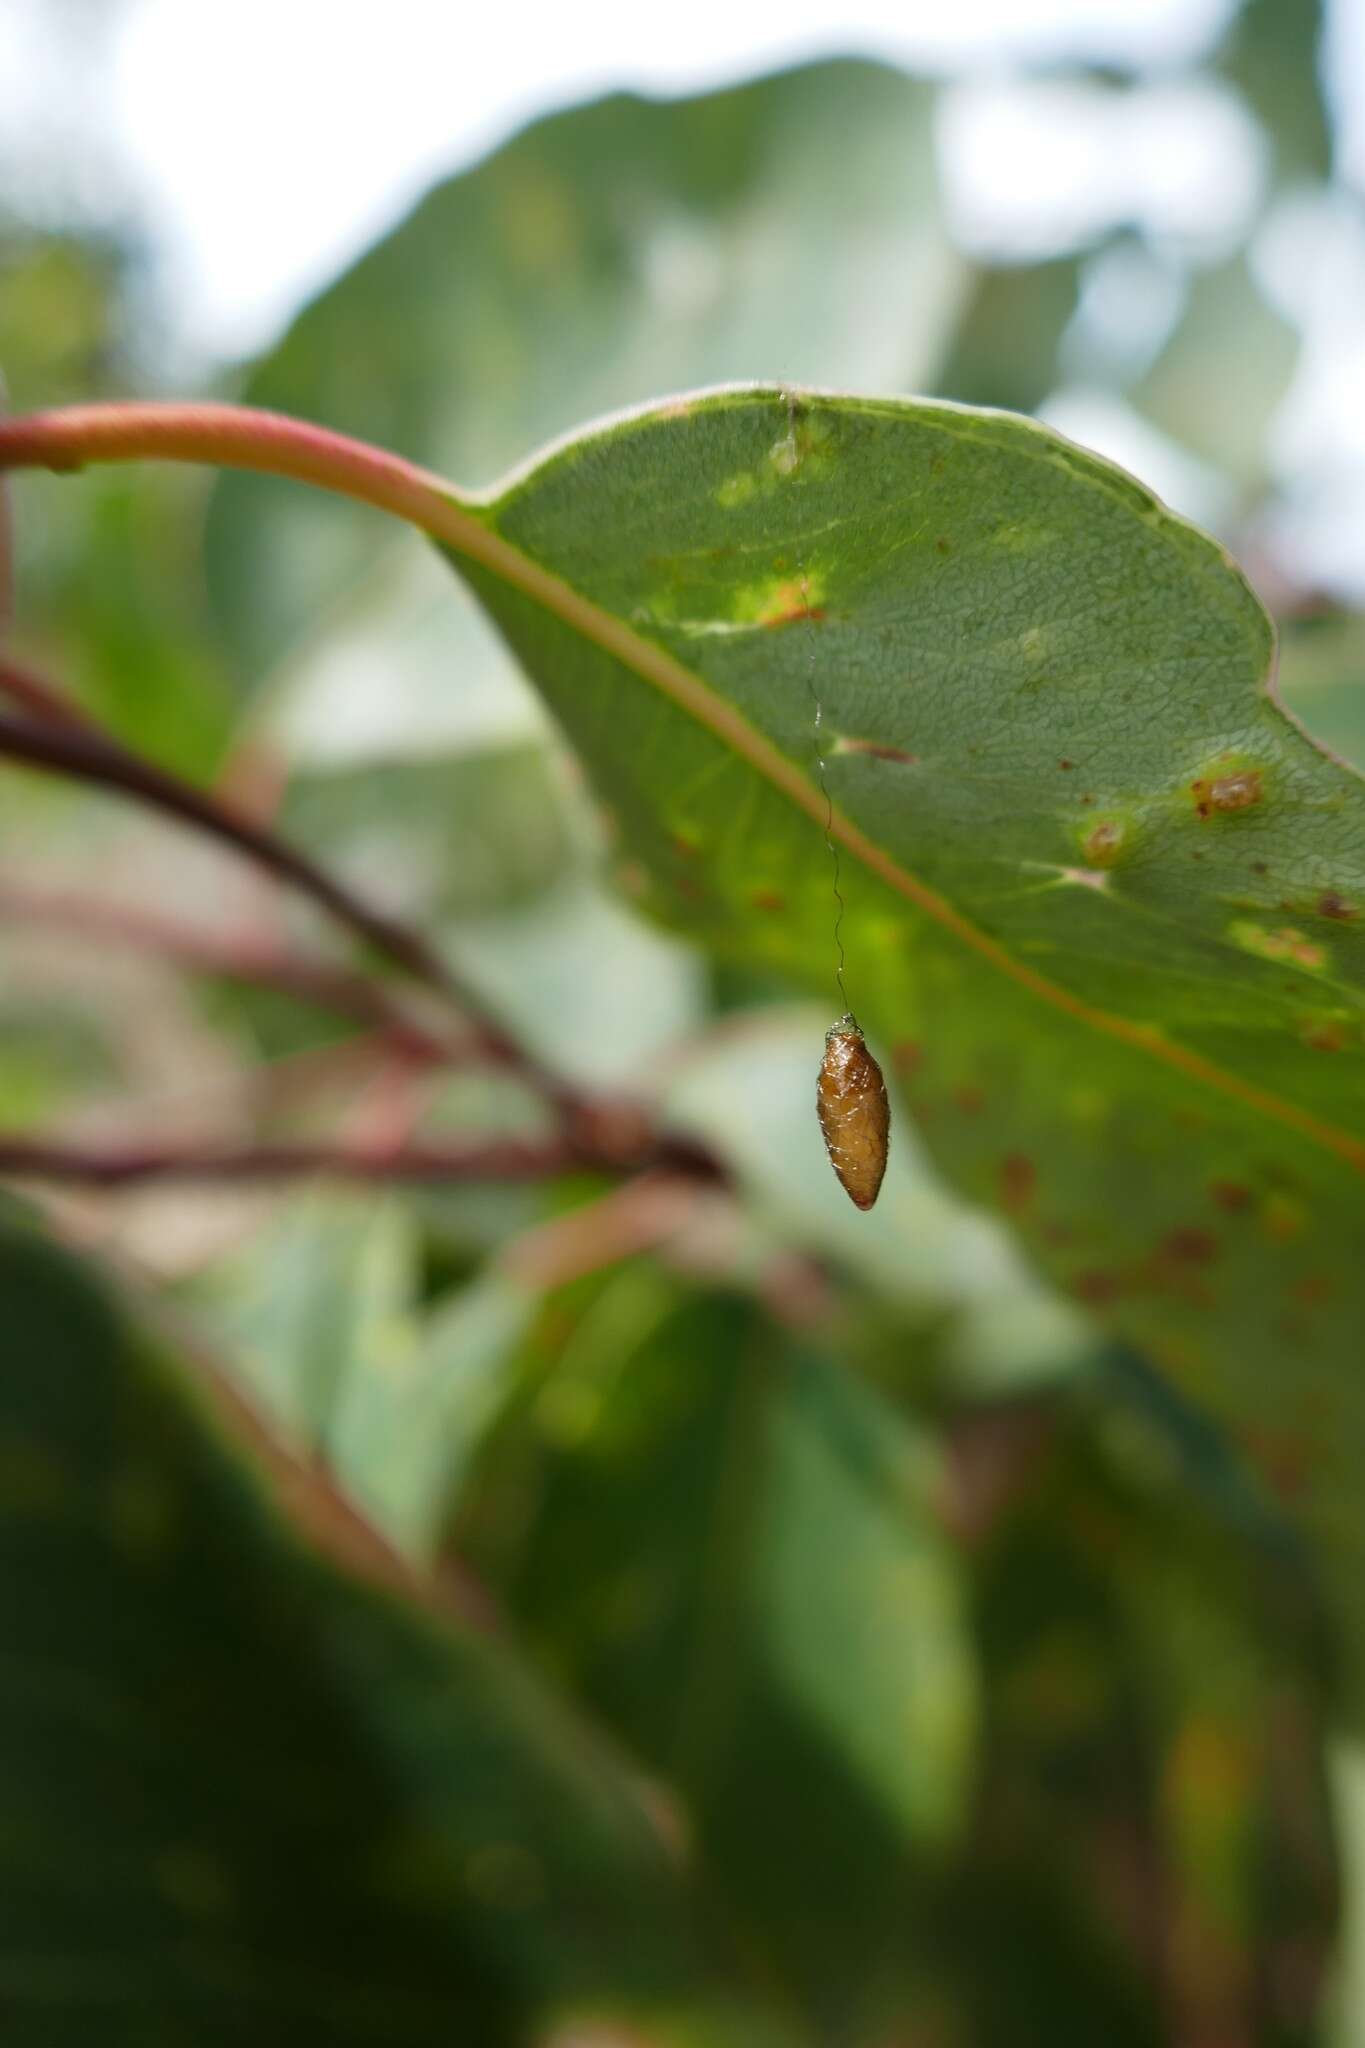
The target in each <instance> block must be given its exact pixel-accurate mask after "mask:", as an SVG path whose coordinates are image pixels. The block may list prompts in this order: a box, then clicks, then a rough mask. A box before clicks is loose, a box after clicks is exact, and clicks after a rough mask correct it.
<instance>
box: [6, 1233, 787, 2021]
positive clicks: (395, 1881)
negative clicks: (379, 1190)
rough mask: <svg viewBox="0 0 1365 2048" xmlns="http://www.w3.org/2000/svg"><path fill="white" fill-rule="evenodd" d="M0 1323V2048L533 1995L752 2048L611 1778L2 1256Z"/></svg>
mask: <svg viewBox="0 0 1365 2048" xmlns="http://www.w3.org/2000/svg"><path fill="white" fill-rule="evenodd" d="M0 1304H2V1305H3V1314H4V1320H5V1327H6V1330H7V1332H8V1337H9V1352H10V1355H11V1361H10V1362H11V1365H12V1370H10V1371H8V1372H7V1373H6V1374H5V1378H4V1390H3V1395H2V1396H0V1407H2V1408H3V1414H2V1415H0V1577H2V1578H3V1583H4V1607H5V1612H6V1616H7V1625H6V1641H5V1655H4V1660H3V1663H4V1669H3V1678H2V1679H0V1716H3V1719H4V1724H5V1725H4V1731H3V1734H4V1740H3V1743H2V1744H0V1754H3V1756H4V1758H5V1782H4V1796H3V1808H4V1814H5V1822H4V1827H3V1829H2V1830H0V1898H2V1899H3V1903H4V1912H3V1936H2V1937H0V1990H2V1991H3V1997H4V2002H5V2010H6V2015H7V2018H8V2020H9V2022H10V2027H11V2030H12V2031H13V2032H14V2035H15V2038H16V2039H22V2040H23V2041H24V2042H25V2043H32V2044H34V2048H58V2044H65V2043H68V2042H70V2043H77V2042H80V2043H86V2042H88V2041H89V2040H90V2039H91V2036H92V2033H94V2034H97V2035H98V2037H99V2038H100V2039H101V2040H102V2041H104V2042H107V2043H110V2044H123V2043H126V2044H128V2048H132V2044H134V2043H141V2042H146V2041H148V2040H150V2039H157V2040H165V2041H171V2040H174V2041H185V2042H189V2041H193V2042H194V2043H196V2044H201V2043H202V2044H212V2043H218V2042H221V2043H224V2044H227V2043H229V2042H231V2043H236V2042H240V2041H242V2040H244V2039H247V2038H250V2039H251V2040H253V2041H262V2042H281V2043H283V2042H285V2041H288V2042H290V2043H291V2044H296V2043H301V2042H314V2041H316V2042H319V2043H321V2042H323V2041H326V2042H329V2043H331V2042H340V2041H347V2042H375V2043H379V2042H383V2043H385V2044H386V2048H390V2044H395V2043H399V2042H413V2043H417V2042H422V2043H429V2042H431V2041H432V2040H433V2039H434V2038H437V2037H439V2036H441V2035H442V2034H448V2032H449V2028H450V2025H451V2023H452V2016H455V2015H458V2025H459V2030H460V2033H461V2036H462V2038H468V2039H470V2040H471V2041H474V2040H477V2041H478V2042H479V2043H480V2048H482V2044H484V2043H487V2044H489V2048H496V2044H499V2043H505V2044H507V2048H525V2044H527V2043H528V2042H529V2041H531V2040H532V2039H533V2038H537V2037H538V2035H539V2027H540V2026H541V2025H544V2026H545V2027H546V2029H547V2036H546V2038H548V2028H549V2023H550V2016H551V2014H552V2013H553V2012H554V2010H556V2009H557V2008H559V2007H561V2006H562V2005H563V2004H564V2003H565V2002H566V2001H567V2002H568V2003H569V2004H571V2005H572V2006H573V2007H574V2008H575V2009H578V2010H580V2011H582V2012H584V2013H585V2014H586V2013H594V2014H596V2013H603V2014H605V2013H609V2012H611V2011H613V2010H615V2011H617V2012H619V2013H622V2014H623V2015H624V2012H626V2011H630V2012H638V2013H639V2014H640V2025H641V2027H642V2030H643V2031H642V2034H641V2036H640V2038H641V2039H644V2040H648V2041H651V2042H654V2041H657V2042H659V2043H665V2042H681V2041H683V2040H686V2041H688V2042H691V2043H707V2044H710V2043H717V2044H718V2043H721V2042H728V2043H732V2044H734V2048H739V2044H740V2043H743V2044H745V2048H748V2044H749V2043H752V2042H757V2041H763V2040H765V2039H767V2038H768V2033H767V2030H766V2028H765V2025H764V2023H763V2022H762V2020H761V2018H760V2016H759V2015H757V2014H750V2015H749V2016H748V2017H747V2018H744V2017H741V2016H740V2015H739V2013H738V2012H735V2013H733V2014H731V2013H729V2011H728V2001H727V2000H726V1998H725V1995H724V1987H723V1984H722V1983H721V1980H720V1979H719V1978H718V1977H717V1976H716V1974H715V1973H714V1972H712V1971H711V1970H709V1968H708V1966H707V1964H706V1962H705V1960H704V1958H703V1957H702V1956H701V1954H700V1953H699V1951H698V1948H697V1945H696V1942H695V1939H694V1937H693V1935H692V1934H691V1932H690V1931H689V1927H688V1908H687V1906H686V1904H685V1902H684V1898H683V1894H682V1889H681V1883H680V1880H679V1878H678V1876H677V1875H676V1873H675V1871H674V1869H673V1868H671V1867H670V1862H669V1859H668V1857H667V1856H666V1854H665V1853H664V1851H663V1849H662V1847H661V1845H660V1842H659V1839H658V1837H657V1834H656V1833H655V1832H654V1830H653V1829H652V1828H651V1826H650V1825H649V1824H648V1823H647V1822H646V1820H645V1818H644V1813H643V1809H642V1808H641V1806H640V1805H639V1803H638V1800H637V1798H636V1796H635V1794H634V1792H633V1790H632V1788H631V1787H630V1786H629V1784H628V1782H627V1781H626V1780H625V1779H624V1778H623V1776H622V1773H621V1771H620V1769H619V1767H618V1766H616V1765H615V1764H614V1763H613V1762H612V1761H611V1759H610V1758H609V1757H608V1756H606V1755H605V1754H604V1753H603V1752H602V1751H601V1749H600V1748H599V1747H598V1746H597V1745H596V1744H595V1743H593V1742H592V1741H591V1740H589V1739H587V1738H586V1737H585V1734H584V1732H583V1730H582V1729H581V1727H579V1726H578V1725H576V1724H575V1723H573V1722H572V1721H571V1720H570V1719H569V1718H568V1717H566V1715H565V1714H564V1713H563V1712H562V1711H561V1710H560V1709H558V1708H556V1707H555V1706H554V1705H553V1704H552V1703H551V1702H550V1701H549V1700H548V1699H547V1698H546V1697H545V1696H544V1694H543V1692H541V1691H540V1689H539V1688H537V1687H536V1686H535V1685H534V1684H533V1683H531V1682H530V1681H529V1680H528V1678H527V1676H526V1674H525V1673H524V1672H523V1671H521V1670H519V1669H518V1668H517V1667H516V1665H515V1664H514V1662H513V1661H512V1659H511V1657H510V1655H509V1653H508V1652H507V1651H506V1650H505V1649H504V1648H502V1647H500V1646H498V1645H497V1644H496V1643H493V1642H490V1641H488V1640H480V1639H476V1638H474V1637H472V1636H470V1635H469V1634H467V1633H460V1632H453V1631H452V1630H451V1629H450V1628H449V1627H438V1626H437V1625H436V1624H435V1623H434V1622H432V1621H430V1620H428V1619H426V1618H424V1617H423V1616H422V1615H420V1614H419V1613H417V1612H416V1611H409V1610H405V1608H404V1607H403V1606H402V1605H400V1604H399V1603H397V1602H396V1601H395V1600H394V1599H393V1598H391V1597H390V1596H388V1595H386V1594H382V1593H380V1592H379V1591H377V1590H376V1589H375V1588H373V1587H370V1586H367V1585H364V1584H361V1583H359V1582H358V1581H356V1580H354V1579H352V1578H350V1577H348V1576H346V1575H344V1574H342V1573H341V1572H339V1571H337V1570H336V1569H334V1568H333V1567H332V1566H330V1565H328V1564H324V1563H323V1562H322V1561H321V1559H320V1558H318V1557H316V1556H314V1555H312V1554H311V1553H309V1552H306V1551H305V1550H304V1549H303V1548H302V1547H301V1546H300V1545H299V1543H298V1542H297V1541H296V1540H295V1539H294V1538H293V1537H292V1536H291V1535H290V1534H289V1532H288V1531H287V1530H286V1529H285V1528H284V1527H283V1526H282V1524H281V1523H280V1521H279V1520H278V1518H277V1516H276V1514H275V1513H274V1512H273V1511H272V1510H271V1509H270V1508H268V1507H267V1505H266V1503H265V1501H264V1500H263V1499H262V1497H261V1492H260V1488H259V1486H258V1485H257V1484H256V1483H255V1482H254V1481H253V1480H252V1479H251V1478H250V1477H249V1476H248V1475H247V1474H246V1473H245V1472H244V1471H243V1470H242V1469H241V1468H240V1467H239V1465H238V1462H237V1460H236V1459H235V1458H234V1457H232V1456H230V1455H229V1453H228V1451H227V1450H226V1448H225V1447H224V1446H223V1445H222V1444H220V1442H219V1441H218V1440H217V1437H216V1433H215V1432H214V1431H212V1430H211V1429H210V1428H209V1425H208V1421H207V1417H206V1415H205V1414H204V1412H203V1410H202V1408H201V1407H200V1405H199V1404H197V1403H192V1402H190V1401H189V1400H187V1398H186V1396H185V1394H184V1392H183V1391H182V1390H181V1389H180V1388H179V1387H178V1386H177V1384H176V1382H175V1380H174V1379H173V1378H171V1377H170V1376H169V1375H168V1373H167V1370H166V1368H165V1366H164V1364H163V1363H162V1361H161V1360H160V1359H159V1358H157V1357H154V1356H152V1354H151V1353H150V1352H149V1350H148V1349H147V1347H146V1345H145V1344H144V1343H143V1342H142V1341H141V1339H140V1338H138V1337H137V1336H135V1335H134V1334H133V1333H131V1332H130V1331H129V1330H128V1328H127V1327H126V1326H125V1325H124V1324H123V1323H121V1322H120V1321H119V1320H118V1318H117V1317H116V1315H115V1314H114V1312H113V1310H112V1309H111V1307H110V1305H109V1304H108V1303H107V1302H106V1301H105V1300H104V1299H103V1297H102V1296H100V1295H99V1294H97V1293H96V1292H95V1291H94V1290H93V1289H92V1288H91V1287H90V1285H89V1284H88V1283H87V1282H86V1281H85V1280H84V1279H82V1278H80V1277H79V1276H78V1275H77V1274H76V1273H75V1271H74V1270H73V1269H72V1268H71V1267H70V1265H69V1264H68V1263H67V1262H66V1261H65V1260H62V1259H59V1258H58V1257H56V1256H55V1255H54V1254H53V1253H51V1252H50V1251H48V1250H46V1249H45V1248H44V1247H43V1246H42V1245H40V1244H39V1243H38V1242H37V1241H36V1240H34V1239H31V1238H29V1237H27V1236H25V1235H23V1234H16V1233H9V1234H7V1235H6V1236H5V1238H4V1239H3V1242H2V1243H0ZM584 2023H585V2024H586V2020H585V2022H584ZM604 2024H605V2019H604ZM567 2032H568V2028H567V2025H566V2028H565V2034H566V2035H567Z"/></svg>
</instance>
